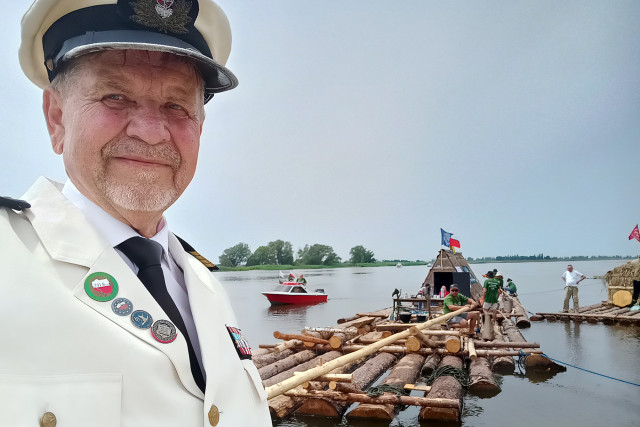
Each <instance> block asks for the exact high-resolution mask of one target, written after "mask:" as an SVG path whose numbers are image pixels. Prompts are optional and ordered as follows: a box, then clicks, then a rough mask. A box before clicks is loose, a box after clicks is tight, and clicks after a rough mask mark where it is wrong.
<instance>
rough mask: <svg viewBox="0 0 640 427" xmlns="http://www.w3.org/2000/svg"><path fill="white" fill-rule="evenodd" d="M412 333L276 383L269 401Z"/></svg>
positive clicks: (427, 324)
mask: <svg viewBox="0 0 640 427" xmlns="http://www.w3.org/2000/svg"><path fill="white" fill-rule="evenodd" d="M470 309H471V306H466V307H462V308H461V309H459V310H456V311H452V312H451V313H448V314H445V315H442V316H439V317H437V318H435V319H431V320H428V321H426V322H424V323H420V324H418V325H416V326H417V327H418V328H419V329H426V328H429V327H430V326H433V325H438V324H441V323H444V322H446V321H447V320H449V319H451V318H452V317H455V316H457V315H459V314H461V313H464V312H467V311H469V310H470ZM410 333H411V331H410V330H405V331H402V332H398V333H397V334H393V335H391V336H390V337H387V338H383V339H381V340H380V341H378V342H377V343H373V344H369V345H368V346H366V347H364V348H362V349H360V350H357V351H354V352H353V353H349V354H345V355H344V356H340V357H338V358H336V359H334V360H332V361H330V362H327V363H325V364H323V365H320V366H317V367H315V368H312V369H309V370H307V371H304V372H302V373H300V374H299V375H295V376H292V377H290V378H288V379H286V380H284V381H281V382H279V383H276V384H274V385H272V386H270V387H267V388H266V391H267V396H268V399H272V398H274V397H276V396H279V395H281V394H282V393H284V392H286V391H288V390H291V389H293V388H296V387H297V386H299V385H300V384H304V383H305V382H307V381H310V380H312V379H314V378H316V377H319V376H320V375H324V374H328V373H329V372H331V371H332V370H334V369H336V368H339V367H340V366H342V365H345V364H347V363H349V362H352V361H354V360H357V359H360V358H363V357H365V356H368V355H370V354H373V353H375V352H376V351H378V350H379V349H380V348H382V347H384V346H386V345H388V344H391V343H393V342H395V341H397V340H399V339H401V338H406V337H408V336H409V335H410Z"/></svg>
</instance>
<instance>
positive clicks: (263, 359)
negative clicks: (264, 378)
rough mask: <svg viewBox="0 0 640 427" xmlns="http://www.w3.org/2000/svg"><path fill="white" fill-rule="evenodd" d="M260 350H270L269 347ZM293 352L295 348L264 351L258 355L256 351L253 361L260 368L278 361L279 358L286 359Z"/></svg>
mask: <svg viewBox="0 0 640 427" xmlns="http://www.w3.org/2000/svg"><path fill="white" fill-rule="evenodd" d="M260 350H263V351H268V350H267V349H260ZM292 354H293V350H285V351H281V352H279V353H276V352H269V353H262V354H258V355H256V354H255V352H254V354H253V358H252V361H253V364H254V365H256V368H258V369H260V368H262V367H263V366H267V365H270V364H272V363H274V362H277V361H278V360H282V359H284V358H285V357H289V356H291V355H292Z"/></svg>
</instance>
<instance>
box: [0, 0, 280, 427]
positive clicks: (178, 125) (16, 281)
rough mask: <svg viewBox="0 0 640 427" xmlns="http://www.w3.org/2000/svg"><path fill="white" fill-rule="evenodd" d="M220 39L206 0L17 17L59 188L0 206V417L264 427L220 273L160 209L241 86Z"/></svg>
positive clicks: (66, 2)
mask: <svg viewBox="0 0 640 427" xmlns="http://www.w3.org/2000/svg"><path fill="white" fill-rule="evenodd" d="M98 3H100V4H98ZM105 3H106V4H105ZM230 38H231V34H230V30H229V24H228V21H227V19H226V16H225V15H224V13H223V12H222V10H221V9H220V8H219V7H218V6H217V5H216V4H215V3H213V2H212V1H210V0H200V2H198V1H196V0H190V1H184V0H176V1H171V2H170V1H162V0H119V1H116V0H111V1H109V0H107V1H99V2H98V1H88V0H87V1H83V0H36V1H35V2H34V4H33V5H32V6H31V8H30V9H29V11H28V12H27V13H26V15H25V16H24V19H23V21H22V45H21V47H20V63H21V66H22V68H23V70H24V72H25V74H26V75H27V77H28V78H29V79H31V80H32V81H33V82H34V83H35V84H37V85H38V86H40V87H42V88H43V89H44V94H43V109H44V116H45V120H46V123H47V128H48V131H49V134H50V137H51V144H52V147H53V150H54V151H55V152H56V153H57V154H60V155H62V159H63V162H64V166H65V170H66V172H67V175H68V178H69V179H68V181H67V182H66V183H65V184H64V185H62V184H58V183H55V182H52V181H49V180H47V179H44V178H41V179H39V180H38V181H37V182H36V183H35V184H34V185H33V187H32V188H31V189H30V190H29V191H28V192H27V193H26V194H25V195H24V197H23V198H24V199H25V200H24V201H18V200H14V199H6V198H5V199H0V205H2V206H3V207H2V208H0V235H1V236H2V245H1V246H0V251H1V255H0V291H1V292H2V298H0V321H1V323H2V324H3V325H4V328H3V330H4V333H3V340H2V341H3V343H2V348H1V349H0V401H2V403H3V404H2V407H3V410H2V424H3V425H11V426H14V425H15V426H18V425H32V424H33V422H34V420H36V419H39V420H40V424H41V425H44V426H53V425H55V423H56V419H57V420H59V421H60V425H64V426H132V427H133V426H136V427H138V426H146V425H153V426H200V427H202V426H209V425H211V426H215V425H221V426H238V425H247V426H249V425H250V426H267V425H271V422H270V417H269V411H268V407H267V404H266V393H265V390H264V388H263V387H262V383H261V380H260V377H259V375H258V372H257V370H256V368H255V366H254V365H253V363H252V360H251V349H250V347H249V345H248V344H247V342H246V340H245V339H244V338H243V336H242V333H241V332H240V330H239V329H238V327H237V326H238V324H237V321H236V319H235V315H234V313H233V311H232V309H231V306H230V303H229V300H228V298H227V296H226V294H225V291H224V289H223V287H222V286H221V285H220V284H219V283H218V282H217V281H216V280H215V279H214V278H213V277H212V276H211V274H210V271H209V270H210V269H215V266H214V265H213V264H211V263H210V262H208V261H207V260H206V259H204V258H203V257H202V256H200V255H199V254H198V253H197V252H196V251H195V250H194V249H193V248H192V247H191V246H189V245H188V244H187V243H186V242H184V241H183V240H181V239H180V238H178V237H177V236H175V235H174V234H173V233H171V232H170V231H169V229H168V224H167V221H166V220H165V217H164V212H165V210H166V209H167V208H168V207H169V206H171V205H172V204H173V203H174V202H175V201H176V200H177V199H178V197H179V196H180V195H181V194H182V192H183V191H184V190H185V189H186V187H187V186H188V185H189V182H190V181H191V179H192V178H193V175H194V173H195V169H196V162H197V158H198V148H199V144H200V134H201V131H202V125H203V122H204V116H205V114H204V104H205V102H207V101H208V100H209V99H211V97H212V96H213V94H214V93H218V92H222V91H225V90H229V89H232V88H233V87H235V86H236V85H237V80H236V78H235V76H234V75H233V74H232V73H231V72H230V71H229V70H227V69H226V68H225V67H224V64H225V62H226V59H227V57H228V54H229V51H230Z"/></svg>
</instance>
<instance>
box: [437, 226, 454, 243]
mask: <svg viewBox="0 0 640 427" xmlns="http://www.w3.org/2000/svg"><path fill="white" fill-rule="evenodd" d="M440 233H442V242H441V243H440V244H441V245H442V246H446V247H449V246H450V245H449V239H451V236H453V233H447V232H446V231H444V230H443V229H442V228H441V229H440Z"/></svg>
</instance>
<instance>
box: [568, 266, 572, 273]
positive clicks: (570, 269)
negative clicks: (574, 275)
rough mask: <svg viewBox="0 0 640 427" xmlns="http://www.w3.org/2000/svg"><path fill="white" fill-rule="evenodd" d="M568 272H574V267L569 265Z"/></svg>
mask: <svg viewBox="0 0 640 427" xmlns="http://www.w3.org/2000/svg"><path fill="white" fill-rule="evenodd" d="M567 270H568V271H569V273H571V272H572V271H573V266H572V265H568V266H567Z"/></svg>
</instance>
